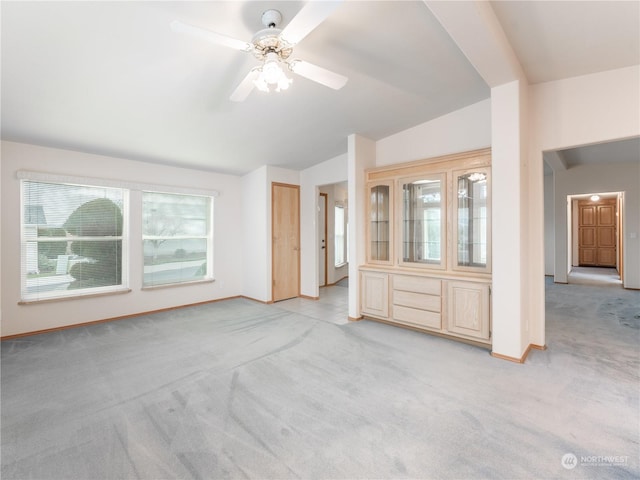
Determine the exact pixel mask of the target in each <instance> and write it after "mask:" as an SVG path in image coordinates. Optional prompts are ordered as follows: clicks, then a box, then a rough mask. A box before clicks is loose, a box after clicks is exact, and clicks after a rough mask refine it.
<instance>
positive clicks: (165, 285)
mask: <svg viewBox="0 0 640 480" xmlns="http://www.w3.org/2000/svg"><path fill="white" fill-rule="evenodd" d="M215 281H216V280H215V278H205V279H203V280H193V281H191V282H180V283H164V284H162V285H149V286H147V287H142V288H141V289H140V290H142V291H145V290H159V289H162V288H170V287H184V286H187V285H199V284H202V283H213V282H215Z"/></svg>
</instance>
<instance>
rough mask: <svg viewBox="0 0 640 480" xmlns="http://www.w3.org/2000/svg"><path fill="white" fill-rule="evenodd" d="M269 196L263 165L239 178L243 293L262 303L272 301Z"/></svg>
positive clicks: (265, 168)
mask: <svg viewBox="0 0 640 480" xmlns="http://www.w3.org/2000/svg"><path fill="white" fill-rule="evenodd" d="M270 195H271V188H270V186H269V185H268V182H267V167H266V166H264V167H261V168H259V169H257V170H254V171H253V172H250V173H248V174H246V175H245V176H243V177H242V182H241V202H242V216H241V217H240V218H239V219H238V220H240V221H241V222H242V234H241V235H240V236H239V237H238V241H239V243H241V245H242V294H243V295H244V296H246V297H249V298H253V299H255V300H260V301H262V302H267V301H270V300H271V291H270V289H269V284H270V283H271V267H270V265H271V260H270V259H271V246H270V245H271V222H270V220H269V219H270V217H271V202H270V200H269V199H270Z"/></svg>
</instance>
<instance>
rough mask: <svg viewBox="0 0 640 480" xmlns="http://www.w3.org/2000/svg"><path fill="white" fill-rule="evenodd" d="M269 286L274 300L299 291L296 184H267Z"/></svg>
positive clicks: (294, 294) (298, 220) (282, 298)
mask: <svg viewBox="0 0 640 480" xmlns="http://www.w3.org/2000/svg"><path fill="white" fill-rule="evenodd" d="M271 218H272V225H271V231H272V237H273V240H272V246H271V249H272V252H271V253H272V256H271V258H272V269H271V272H272V274H271V275H272V290H271V297H272V300H273V301H274V302H277V301H279V300H285V299H287V298H293V297H297V296H298V295H300V187H299V186H297V185H287V184H283V183H273V184H272V185H271Z"/></svg>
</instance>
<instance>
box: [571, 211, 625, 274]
mask: <svg viewBox="0 0 640 480" xmlns="http://www.w3.org/2000/svg"><path fill="white" fill-rule="evenodd" d="M578 211H579V217H578V237H579V243H578V257H579V264H580V265H581V266H593V267H616V262H617V253H616V251H617V243H618V240H617V236H616V227H617V222H616V218H617V217H616V201H615V199H611V200H609V199H607V200H600V201H598V202H592V201H588V200H581V201H580V202H578Z"/></svg>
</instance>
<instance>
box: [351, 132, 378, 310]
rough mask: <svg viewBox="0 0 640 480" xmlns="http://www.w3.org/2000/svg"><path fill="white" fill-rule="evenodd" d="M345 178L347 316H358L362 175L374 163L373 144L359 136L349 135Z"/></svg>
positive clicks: (362, 245)
mask: <svg viewBox="0 0 640 480" xmlns="http://www.w3.org/2000/svg"><path fill="white" fill-rule="evenodd" d="M347 141H348V144H347V170H348V171H347V177H348V182H349V187H348V197H349V318H353V319H356V318H360V302H359V298H360V277H359V275H358V267H359V266H360V265H362V264H363V263H365V261H366V258H365V255H366V253H365V239H366V235H365V231H366V218H364V212H365V211H366V206H365V193H364V192H365V177H364V171H365V170H366V169H368V168H371V167H374V166H375V159H376V144H375V142H374V141H373V140H370V139H368V138H365V137H362V136H360V135H356V134H353V135H349V138H348V140H347Z"/></svg>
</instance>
